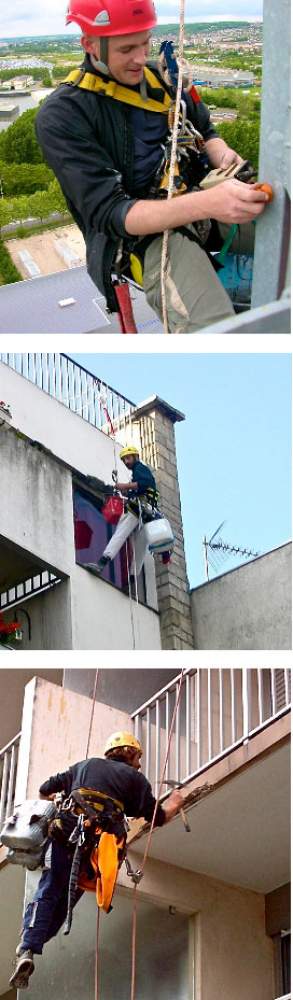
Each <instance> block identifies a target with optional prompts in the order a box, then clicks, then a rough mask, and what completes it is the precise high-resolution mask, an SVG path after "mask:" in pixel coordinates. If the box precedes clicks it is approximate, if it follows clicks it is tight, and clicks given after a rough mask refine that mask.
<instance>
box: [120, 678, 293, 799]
mask: <svg viewBox="0 0 293 1000" xmlns="http://www.w3.org/2000/svg"><path fill="white" fill-rule="evenodd" d="M179 680H180V675H179V676H178V677H177V678H175V679H174V680H173V681H171V683H170V684H168V685H167V686H166V687H164V688H162V690H161V691H159V692H158V693H157V694H156V695H155V696H154V697H153V698H151V699H150V700H149V701H147V702H145V704H144V705H141V707H140V708H138V709H137V711H136V712H134V713H133V715H132V719H133V723H134V731H135V734H136V736H137V737H138V738H139V739H140V740H141V742H142V745H143V749H144V773H145V774H146V776H147V777H148V778H149V780H150V781H151V783H152V784H153V785H154V787H155V786H158V784H159V779H160V774H161V769H162V763H163V760H164V757H165V752H166V747H167V742H168V733H169V728H170V721H171V718H172V712H173V709H174V704H175V700H176V695H177V692H178V686H179ZM290 689H291V676H290V670H289V669H287V670H284V669H282V670H281V669H280V670H278V669H272V670H268V669H267V670H247V669H242V670H233V669H231V670H228V669H200V670H193V669H189V670H186V671H185V673H184V679H183V688H182V692H181V699H180V704H179V708H178V712H177V718H176V726H175V732H174V737H173V739H172V742H171V750H170V756H169V761H168V766H167V773H166V780H168V779H172V780H175V781H180V782H187V781H188V780H190V778H191V777H195V776H196V775H197V774H200V773H201V772H202V771H204V770H205V769H206V768H207V767H208V766H209V765H211V764H212V763H213V762H216V761H217V760H221V758H223V757H224V756H226V755H227V754H228V753H230V752H231V751H232V750H233V749H235V748H236V747H237V746H241V744H243V743H245V742H247V741H248V740H250V739H251V738H252V737H253V736H255V734H256V733H257V732H259V731H260V730H261V729H263V728H265V727H266V726H267V725H268V724H269V723H270V722H273V721H274V720H275V719H277V718H278V717H280V716H282V715H283V714H285V713H286V712H288V711H289V708H290V697H291V690H290Z"/></svg>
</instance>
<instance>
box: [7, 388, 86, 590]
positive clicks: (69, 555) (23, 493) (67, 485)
mask: <svg viewBox="0 0 293 1000" xmlns="http://www.w3.org/2000/svg"><path fill="white" fill-rule="evenodd" d="M22 381H23V382H24V381H25V380H24V379H23V380H22ZM35 430H36V428H35ZM0 463H1V511H0V535H2V536H3V537H4V538H5V539H7V540H8V541H10V542H13V543H14V544H15V545H18V546H20V547H21V549H23V550H25V552H27V553H30V554H32V555H34V556H36V557H37V559H40V560H41V561H42V563H43V564H45V565H47V566H50V567H52V569H53V570H54V569H56V571H57V572H60V573H65V574H67V573H68V574H70V573H71V572H72V569H73V566H74V536H73V516H72V482H71V473H70V471H69V470H67V469H65V468H64V467H62V465H59V464H57V463H56V462H55V460H54V458H51V456H50V455H47V454H45V453H44V452H43V451H41V450H40V449H39V448H37V447H32V445H31V444H30V443H29V442H28V441H27V440H23V439H22V438H21V437H20V436H18V435H17V434H16V433H15V431H14V430H9V431H6V432H5V433H4V434H3V433H2V434H1V433H0Z"/></svg>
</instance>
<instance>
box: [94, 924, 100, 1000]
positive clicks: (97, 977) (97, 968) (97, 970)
mask: <svg viewBox="0 0 293 1000" xmlns="http://www.w3.org/2000/svg"><path fill="white" fill-rule="evenodd" d="M99 929H100V910H99V907H98V906H97V923H96V954H95V1000H99Z"/></svg>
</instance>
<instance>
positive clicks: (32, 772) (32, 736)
mask: <svg viewBox="0 0 293 1000" xmlns="http://www.w3.org/2000/svg"><path fill="white" fill-rule="evenodd" d="M91 709H92V702H91V700H90V699H89V698H85V697H83V696H82V695H79V694H75V693H74V692H73V691H67V690H65V688H60V687H58V686H57V685H55V684H51V683H50V682H49V681H46V680H43V679H40V678H38V677H35V678H34V679H33V680H31V681H30V683H29V684H28V685H27V686H26V689H25V699H24V706H23V719H22V737H21V741H20V749H19V762H18V772H17V782H16V794H15V800H16V802H17V803H18V802H22V801H23V799H24V798H25V797H26V796H27V797H28V798H34V797H35V796H37V795H38V790H39V786H40V784H41V783H42V782H43V781H45V779H46V778H48V777H49V776H50V774H56V773H57V771H64V770H66V768H67V767H69V765H70V764H73V763H74V762H75V761H77V760H83V759H84V757H85V755H86V747H87V738H88V730H89V723H90V717H91ZM117 729H126V730H129V729H130V730H131V729H132V724H131V720H130V718H129V715H128V714H126V713H125V712H121V711H119V710H118V709H116V708H111V707H110V706H109V705H99V704H98V702H97V703H96V707H95V714H94V721H93V728H92V737H91V743H90V748H89V756H91V755H93V756H98V755H99V754H103V748H104V745H105V742H106V739H107V736H108V735H109V732H115V731H116V730H117Z"/></svg>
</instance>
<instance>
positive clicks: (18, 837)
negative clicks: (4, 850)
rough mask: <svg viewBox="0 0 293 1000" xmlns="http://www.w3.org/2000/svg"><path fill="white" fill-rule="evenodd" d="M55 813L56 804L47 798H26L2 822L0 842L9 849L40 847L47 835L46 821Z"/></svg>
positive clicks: (24, 849)
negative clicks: (4, 821)
mask: <svg viewBox="0 0 293 1000" xmlns="http://www.w3.org/2000/svg"><path fill="white" fill-rule="evenodd" d="M55 815H56V806H55V805H54V803H53V802H50V801H49V800H47V799H43V800H42V799H28V800H27V801H26V802H23V803H22V804H21V805H20V806H17V807H16V809H15V810H14V813H13V815H12V816H9V819H7V820H6V823H4V826H3V830H1V833H0V839H1V843H2V844H4V846H5V847H9V848H10V849H11V850H20V851H30V850H34V849H36V848H38V847H42V846H43V844H44V843H45V840H46V839H47V835H48V823H49V822H50V820H51V819H53V817H54V816H55Z"/></svg>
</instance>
